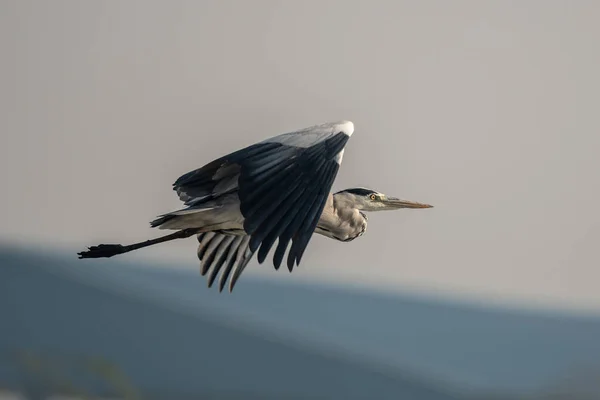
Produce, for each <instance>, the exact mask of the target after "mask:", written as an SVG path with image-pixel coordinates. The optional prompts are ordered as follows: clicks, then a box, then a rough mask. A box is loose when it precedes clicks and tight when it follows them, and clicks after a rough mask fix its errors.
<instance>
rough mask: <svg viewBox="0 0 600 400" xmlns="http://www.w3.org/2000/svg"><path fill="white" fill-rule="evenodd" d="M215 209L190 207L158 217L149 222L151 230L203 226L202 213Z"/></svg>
mask: <svg viewBox="0 0 600 400" xmlns="http://www.w3.org/2000/svg"><path fill="white" fill-rule="evenodd" d="M214 208H215V207H204V208H200V207H190V208H184V209H183V210H178V211H173V212H170V213H167V214H163V215H159V216H158V217H156V218H155V219H154V220H153V221H151V222H150V226H151V227H152V228H158V229H188V228H198V227H201V226H204V224H205V221H204V220H205V219H206V218H203V215H202V213H204V212H206V211H210V210H214Z"/></svg>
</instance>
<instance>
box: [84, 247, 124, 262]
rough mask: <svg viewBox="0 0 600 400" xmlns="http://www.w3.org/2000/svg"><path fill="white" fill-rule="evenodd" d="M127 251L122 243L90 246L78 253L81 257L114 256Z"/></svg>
mask: <svg viewBox="0 0 600 400" xmlns="http://www.w3.org/2000/svg"><path fill="white" fill-rule="evenodd" d="M125 252H126V248H125V246H123V245H122V244H99V245H98V246H92V247H88V250H87V251H82V252H81V253H77V255H78V256H79V258H80V259H81V258H101V257H112V256H115V255H117V254H122V253H125Z"/></svg>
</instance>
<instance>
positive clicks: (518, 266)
mask: <svg viewBox="0 0 600 400" xmlns="http://www.w3.org/2000/svg"><path fill="white" fill-rule="evenodd" d="M598 21H600V2H597V1H572V0H569V1H566V0H565V1H518V2H517V1H475V0H473V1H442V0H440V1H412V2H406V1H386V2H384V1H369V2H367V1H360V2H359V1H348V2H345V1H335V2H334V1H302V2H300V1H256V0H255V1H248V2H246V1H242V0H239V1H223V0H219V1H216V0H215V1H148V0H144V1H141V0H140V1H83V0H71V1H60V0H55V1H52V2H50V1H25V0H10V1H9V0H3V1H2V2H0V51H1V57H2V63H1V64H0V129H1V132H2V136H1V142H0V160H1V161H0V162H1V165H0V167H1V168H0V183H1V185H2V188H3V189H2V197H1V202H2V204H1V205H2V207H1V209H2V211H1V213H2V215H1V219H2V224H1V226H0V238H2V240H11V241H18V242H25V241H26V242H28V243H31V244H32V245H35V246H36V247H39V246H40V245H58V246H61V247H62V248H64V249H66V250H67V251H70V252H73V254H74V253H75V252H76V251H79V250H81V249H82V248H83V246H86V245H91V244H96V243H99V242H106V241H108V242H130V241H138V240H140V239H146V238H148V237H154V236H156V235H158V234H161V233H162V232H159V231H156V230H151V229H150V228H149V225H148V222H149V221H150V220H151V219H152V218H153V217H155V216H156V215H158V214H161V213H163V212H165V211H170V210H173V209H176V208H179V207H180V203H179V201H178V199H177V197H176V195H175V193H174V192H173V191H172V190H171V184H172V183H173V181H174V180H175V179H176V178H177V177H178V176H179V175H181V174H182V173H185V172H187V171H189V170H191V169H194V168H196V167H199V166H201V165H203V164H205V163H207V162H209V161H211V160H213V159H214V158H217V157H219V156H221V155H223V154H226V153H228V152H230V151H232V150H235V149H237V148H240V147H242V146H245V145H248V144H251V143H253V142H255V141H257V140H262V139H263V138H265V137H268V136H272V135H275V134H279V133H283V132H287V131H289V130H293V129H297V128H303V127H306V126H310V125H313V124H316V123H321V122H327V121H333V120H338V119H349V120H351V121H353V122H354V124H355V134H354V136H353V137H352V139H351V141H350V142H349V145H348V147H347V149H346V152H345V155H344V164H343V165H342V169H341V170H340V173H339V175H338V180H337V181H336V183H335V186H334V189H342V188H345V187H351V186H367V187H371V188H373V189H376V190H379V191H382V192H384V193H387V194H390V195H394V196H398V197H403V198H407V199H411V200H415V201H421V202H427V203H431V204H434V205H435V208H434V209H432V210H423V211H404V212H395V213H379V214H371V215H370V216H369V217H370V218H369V229H368V231H367V234H366V235H365V236H363V237H361V238H360V239H359V240H356V241H353V242H351V243H337V242H334V241H331V240H328V239H325V238H323V237H315V238H313V240H312V241H311V244H310V246H309V250H308V251H307V253H306V255H305V256H304V258H303V265H302V266H301V267H300V268H299V269H298V270H297V271H296V272H294V274H292V275H290V274H289V273H286V272H284V271H280V272H278V273H276V272H274V271H273V269H272V266H271V264H265V265H263V266H260V267H259V266H258V265H257V264H256V262H255V261H254V262H253V263H252V264H251V267H250V268H249V269H248V270H247V272H245V274H248V275H250V274H257V273H268V274H269V275H270V276H277V277H278V278H279V277H280V278H281V279H323V280H324V279H338V280H342V281H345V282H358V283H361V284H363V283H364V284H369V285H378V286H380V287H386V288H388V289H390V288H391V289H393V288H405V287H420V288H429V289H431V288H434V289H436V290H442V291H451V292H455V293H460V294H463V295H469V294H475V295H483V296H485V297H488V298H491V297H499V298H504V299H517V300H519V299H529V300H535V301H540V302H552V303H554V304H560V305H577V306H585V307H591V308H595V309H597V310H600V290H598V288H599V282H600V248H599V247H598V244H599V243H600V206H599V204H600V177H599V175H600V158H599V157H598V153H599V149H600V122H599V121H600V113H599V110H600V77H599V76H600V74H599V73H598V71H599V70H600V46H599V45H598V43H599V38H600V25H599V24H598ZM195 251H196V242H195V241H194V239H190V240H187V241H183V242H180V243H170V244H166V245H162V246H160V247H156V248H153V249H148V250H147V251H143V252H142V251H140V252H139V253H138V254H131V255H128V256H123V258H122V259H129V260H134V259H140V260H146V259H151V260H157V259H160V260H176V261H177V265H178V266H179V265H185V266H187V267H188V268H197V259H196V255H195ZM184 263H185V264H184ZM261 271H262V272H261ZM242 279H243V278H242Z"/></svg>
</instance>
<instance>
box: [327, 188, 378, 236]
mask: <svg viewBox="0 0 600 400" xmlns="http://www.w3.org/2000/svg"><path fill="white" fill-rule="evenodd" d="M366 228H367V216H366V215H365V214H364V213H362V212H360V210H358V209H357V208H354V207H352V206H351V205H350V204H349V203H348V202H347V201H346V200H345V199H343V198H338V197H337V196H335V195H332V194H330V195H329V198H328V199H327V203H326V204H325V208H324V209H323V213H322V214H321V218H320V219H319V224H318V226H317V232H318V233H321V234H322V235H325V236H328V237H331V238H333V239H337V240H341V241H344V242H346V241H350V240H353V239H356V238H357V237H359V236H361V235H362V234H363V233H364V232H365V230H366Z"/></svg>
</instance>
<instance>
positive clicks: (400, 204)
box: [334, 188, 433, 211]
mask: <svg viewBox="0 0 600 400" xmlns="http://www.w3.org/2000/svg"><path fill="white" fill-rule="evenodd" d="M334 197H335V199H336V200H337V201H343V202H345V203H347V204H348V205H349V206H351V207H353V208H356V209H358V210H361V211H385V210H399V209H401V208H432V207H433V206H432V205H429V204H423V203H417V202H414V201H408V200H401V199H398V198H396V197H388V196H386V195H385V194H383V193H379V192H377V191H375V190H372V189H366V188H351V189H345V190H341V191H339V192H337V193H335V194H334Z"/></svg>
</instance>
